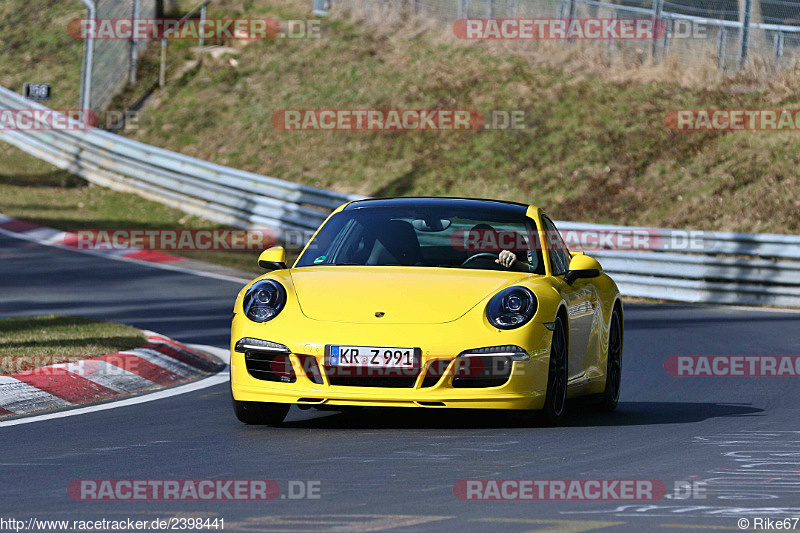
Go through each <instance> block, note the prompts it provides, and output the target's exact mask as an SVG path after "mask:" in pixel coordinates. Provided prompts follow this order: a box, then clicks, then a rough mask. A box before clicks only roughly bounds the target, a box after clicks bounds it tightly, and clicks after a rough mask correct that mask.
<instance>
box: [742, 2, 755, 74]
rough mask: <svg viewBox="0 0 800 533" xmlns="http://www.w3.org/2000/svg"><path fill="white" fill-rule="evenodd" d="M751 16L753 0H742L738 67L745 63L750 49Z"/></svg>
mask: <svg viewBox="0 0 800 533" xmlns="http://www.w3.org/2000/svg"><path fill="white" fill-rule="evenodd" d="M752 17H753V0H744V20H743V21H742V42H741V46H740V47H739V68H742V67H744V65H745V64H746V63H747V52H748V51H749V49H750V19H751V18H752Z"/></svg>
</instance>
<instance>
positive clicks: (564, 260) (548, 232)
mask: <svg viewBox="0 0 800 533" xmlns="http://www.w3.org/2000/svg"><path fill="white" fill-rule="evenodd" d="M542 221H543V222H544V227H545V243H546V246H547V253H548V255H549V256H550V265H551V268H552V270H553V275H554V276H561V275H562V274H566V273H567V270H569V262H570V259H571V257H572V256H571V255H570V253H569V249H568V248H567V245H566V244H565V243H564V239H562V238H561V233H559V231H558V229H556V226H555V224H553V221H552V220H550V219H549V218H547V217H542Z"/></svg>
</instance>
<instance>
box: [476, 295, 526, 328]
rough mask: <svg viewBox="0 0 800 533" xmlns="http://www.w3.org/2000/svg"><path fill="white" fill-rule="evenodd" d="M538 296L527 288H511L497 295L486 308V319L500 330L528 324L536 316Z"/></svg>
mask: <svg viewBox="0 0 800 533" xmlns="http://www.w3.org/2000/svg"><path fill="white" fill-rule="evenodd" d="M537 306H538V303H537V301H536V296H534V295H533V293H532V292H531V291H530V290H529V289H526V288H525V287H509V288H508V289H503V290H502V291H500V292H498V293H497V294H495V295H494V296H493V297H492V299H491V300H489V305H487V306H486V318H487V319H488V320H489V323H490V324H491V325H493V326H494V327H496V328H498V329H514V328H518V327H520V326H523V325H525V324H527V323H528V322H529V321H530V319H531V318H533V315H534V314H536V308H537Z"/></svg>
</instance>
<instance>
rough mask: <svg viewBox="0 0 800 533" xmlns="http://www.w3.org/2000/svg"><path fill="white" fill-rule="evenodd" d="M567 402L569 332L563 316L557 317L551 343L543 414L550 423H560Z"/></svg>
mask: <svg viewBox="0 0 800 533" xmlns="http://www.w3.org/2000/svg"><path fill="white" fill-rule="evenodd" d="M566 403H567V332H566V327H565V326H564V322H563V320H562V319H561V317H556V320H555V327H554V328H553V340H552V341H551V343H550V367H549V371H548V374H547V394H546V396H545V400H544V408H542V413H541V414H542V416H543V418H544V420H545V422H547V423H548V424H558V423H559V422H561V419H562V418H563V417H564V407H565V406H566Z"/></svg>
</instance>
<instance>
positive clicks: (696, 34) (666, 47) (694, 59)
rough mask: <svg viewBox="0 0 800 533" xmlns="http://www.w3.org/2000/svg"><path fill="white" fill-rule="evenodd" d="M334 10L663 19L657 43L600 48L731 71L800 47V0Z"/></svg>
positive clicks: (418, 2) (525, 0) (435, 1)
mask: <svg viewBox="0 0 800 533" xmlns="http://www.w3.org/2000/svg"><path fill="white" fill-rule="evenodd" d="M333 8H334V9H337V10H344V11H356V12H359V13H360V14H362V15H363V16H369V17H371V18H376V17H378V18H380V19H381V20H394V19H397V18H398V16H399V17H400V18H402V16H403V14H415V15H417V16H422V17H424V18H428V19H433V20H436V21H438V22H440V23H442V24H444V25H452V24H453V23H455V22H456V21H457V20H458V19H464V18H467V19H494V18H497V19H503V18H513V19H555V18H557V19H587V18H599V19H606V18H608V19H619V20H623V19H651V20H653V19H657V20H658V21H659V22H658V23H657V24H660V26H659V27H661V28H663V31H661V32H660V33H658V34H657V35H655V36H654V38H652V39H651V41H652V42H649V43H643V42H641V41H639V42H636V41H626V40H615V41H613V42H608V39H600V40H601V41H604V42H603V43H598V45H599V46H603V47H604V48H605V50H606V51H607V53H608V54H614V53H628V54H629V55H631V56H632V57H637V58H638V60H641V59H642V54H643V53H644V52H645V51H646V52H647V54H648V56H649V57H650V58H652V59H654V60H657V61H658V60H662V59H663V58H665V57H667V56H671V57H674V58H676V59H677V61H678V63H680V64H683V65H687V66H689V65H692V64H695V63H699V62H708V63H715V64H717V65H718V66H719V67H720V68H721V69H723V70H734V69H737V68H740V67H741V66H742V65H744V64H745V63H746V62H747V61H754V60H758V61H761V62H763V63H764V64H767V65H772V66H775V67H778V66H780V65H781V64H782V63H785V62H786V58H787V57H788V56H790V55H792V54H794V53H796V52H797V51H798V50H800V0H608V1H597V0H333ZM398 13H399V14H400V15H398ZM632 51H633V52H635V53H634V54H630V52H632Z"/></svg>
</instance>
